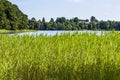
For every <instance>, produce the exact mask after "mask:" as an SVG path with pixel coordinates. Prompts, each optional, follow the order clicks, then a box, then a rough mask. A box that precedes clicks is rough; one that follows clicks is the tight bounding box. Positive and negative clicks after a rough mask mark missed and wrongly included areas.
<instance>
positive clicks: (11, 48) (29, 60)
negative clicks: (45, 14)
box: [0, 32, 120, 80]
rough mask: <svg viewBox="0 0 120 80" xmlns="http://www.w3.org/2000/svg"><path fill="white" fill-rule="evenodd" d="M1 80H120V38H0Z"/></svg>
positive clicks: (115, 35)
mask: <svg viewBox="0 0 120 80" xmlns="http://www.w3.org/2000/svg"><path fill="white" fill-rule="evenodd" d="M0 80H120V34H119V33H117V32H109V33H106V34H103V35H100V36H98V35H96V34H89V33H82V34H78V33H77V32H76V33H74V34H70V33H66V34H64V33H63V34H61V35H55V36H45V35H40V36H36V37H35V36H29V35H24V36H17V35H16V36H7V35H0Z"/></svg>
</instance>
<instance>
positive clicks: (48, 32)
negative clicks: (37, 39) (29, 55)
mask: <svg viewBox="0 0 120 80" xmlns="http://www.w3.org/2000/svg"><path fill="white" fill-rule="evenodd" d="M74 32H76V31H36V32H21V33H16V34H17V35H40V34H44V35H48V36H53V35H55V34H58V35H59V34H61V33H74ZM77 32H78V33H84V32H88V33H96V34H97V35H101V34H102V33H105V32H108V31H90V30H87V31H86V30H81V31H77ZM9 35H11V36H12V35H15V34H14V33H12V34H9Z"/></svg>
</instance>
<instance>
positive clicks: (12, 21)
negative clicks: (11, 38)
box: [0, 0, 28, 30]
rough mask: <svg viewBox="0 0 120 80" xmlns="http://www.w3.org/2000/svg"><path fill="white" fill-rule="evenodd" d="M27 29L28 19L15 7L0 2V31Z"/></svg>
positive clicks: (9, 3) (1, 0)
mask: <svg viewBox="0 0 120 80" xmlns="http://www.w3.org/2000/svg"><path fill="white" fill-rule="evenodd" d="M23 28H24V29H27V28H28V17H27V15H26V14H24V13H23V12H22V11H21V10H20V9H19V8H18V6H17V5H15V4H12V3H11V2H9V1H7V0H0V29H10V30H16V29H23Z"/></svg>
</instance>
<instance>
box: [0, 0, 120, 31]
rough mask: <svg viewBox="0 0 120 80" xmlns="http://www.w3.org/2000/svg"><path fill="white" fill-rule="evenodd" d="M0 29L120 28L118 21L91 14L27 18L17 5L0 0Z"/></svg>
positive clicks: (6, 0)
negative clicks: (105, 19) (83, 17)
mask: <svg viewBox="0 0 120 80" xmlns="http://www.w3.org/2000/svg"><path fill="white" fill-rule="evenodd" d="M0 29H7V30H17V29H18V30H21V29H32V30H84V29H85V30H112V29H114V30H120V21H110V20H108V21H103V20H100V21H99V20H98V19H96V17H95V16H91V17H90V19H79V18H78V17H73V18H71V19H66V17H57V18H56V20H55V19H53V18H51V19H50V21H48V22H47V21H46V20H45V18H44V17H43V18H42V19H41V20H40V19H39V20H36V19H35V18H34V17H33V18H31V19H28V16H27V15H26V14H24V13H23V12H22V11H21V10H20V9H19V8H18V6H17V5H15V4H12V3H11V2H10V1H8V0H0Z"/></svg>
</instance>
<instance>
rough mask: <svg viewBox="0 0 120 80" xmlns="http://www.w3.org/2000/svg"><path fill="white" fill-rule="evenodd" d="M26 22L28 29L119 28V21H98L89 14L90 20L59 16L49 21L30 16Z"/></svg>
mask: <svg viewBox="0 0 120 80" xmlns="http://www.w3.org/2000/svg"><path fill="white" fill-rule="evenodd" d="M28 23H29V29H35V30H84V29H85V30H120V21H110V20H108V21H102V20H101V21H98V20H97V19H96V18H95V17H94V16H91V18H90V20H89V19H85V20H83V19H79V18H78V17H74V18H72V19H66V18H65V17H59V18H57V19H56V20H54V19H53V18H51V19H50V21H49V22H46V21H45V18H43V19H42V20H36V19H35V18H32V19H30V20H29V21H28Z"/></svg>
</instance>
